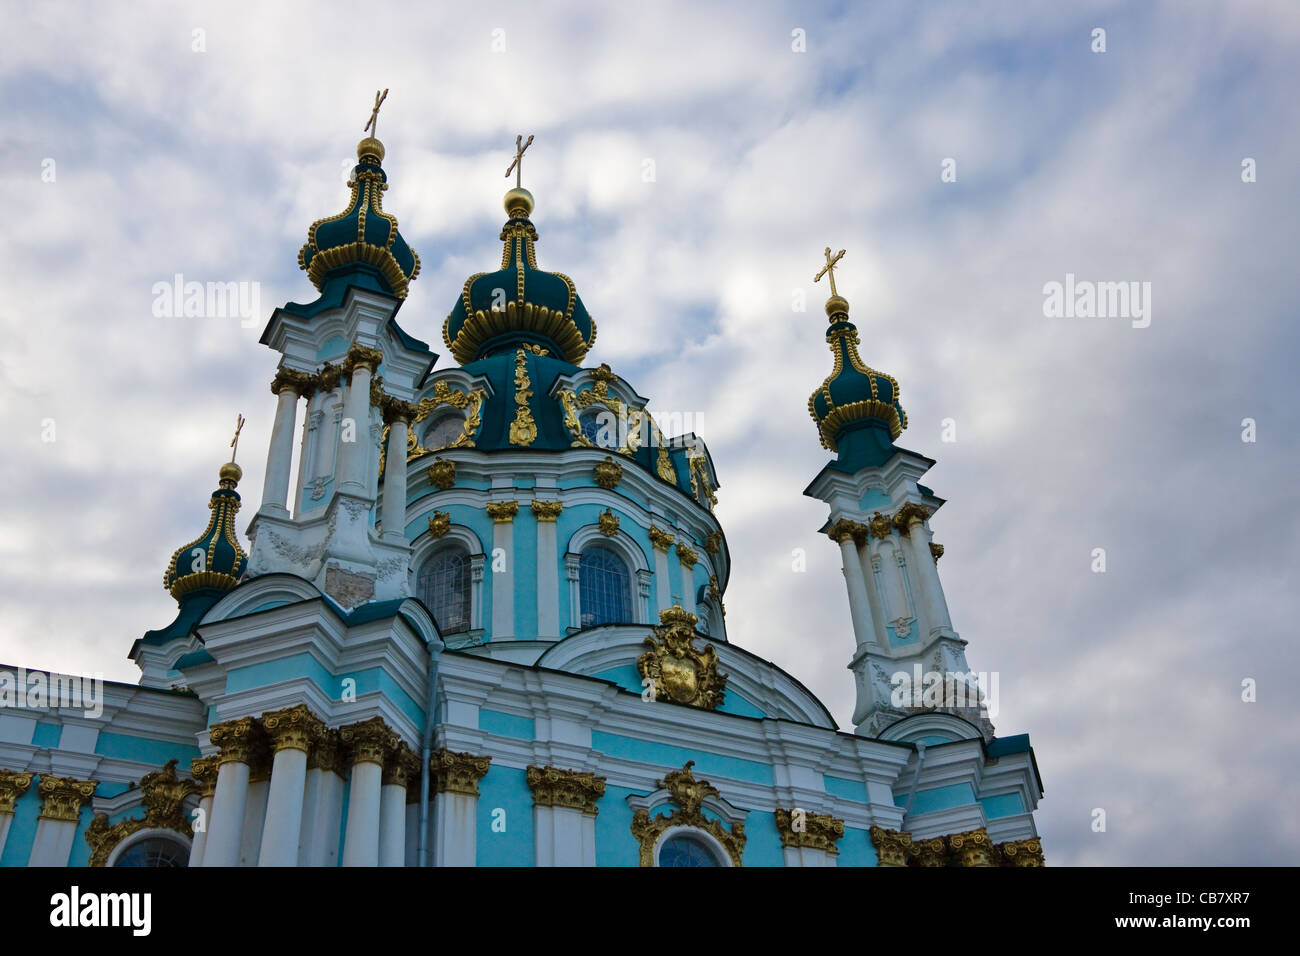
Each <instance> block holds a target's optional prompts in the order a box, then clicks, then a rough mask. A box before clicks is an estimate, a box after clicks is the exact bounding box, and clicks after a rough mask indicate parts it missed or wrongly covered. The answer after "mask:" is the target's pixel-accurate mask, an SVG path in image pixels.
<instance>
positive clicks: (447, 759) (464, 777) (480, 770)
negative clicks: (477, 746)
mask: <svg viewBox="0 0 1300 956" xmlns="http://www.w3.org/2000/svg"><path fill="white" fill-rule="evenodd" d="M491 763H492V758H491V757H478V756H475V755H474V754H471V753H454V752H453V751H450V750H447V749H446V748H445V747H444V748H443V749H441V750H438V751H435V752H434V754H433V756H431V757H430V758H429V769H430V771H431V773H432V776H433V792H434V793H463V794H467V795H468V796H471V797H477V796H478V782H479V781H480V780H482V779H483V777H484V776H486V775H487V772H488V765H489V764H491Z"/></svg>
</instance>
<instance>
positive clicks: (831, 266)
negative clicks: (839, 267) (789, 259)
mask: <svg viewBox="0 0 1300 956" xmlns="http://www.w3.org/2000/svg"><path fill="white" fill-rule="evenodd" d="M843 258H844V250H843V249H841V250H840V251H839V252H837V253H835V258H834V259H832V258H831V247H830V246H827V247H826V268H825V269H823V270H822V271H821V272H819V273H817V274H816V275H815V276H813V282H820V281H821V277H822V276H827V277H829V278H830V280H831V295H839V293H838V292H836V291H835V263H837V262H839V261H840V260H841V259H843Z"/></svg>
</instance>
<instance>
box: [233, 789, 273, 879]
mask: <svg viewBox="0 0 1300 956" xmlns="http://www.w3.org/2000/svg"><path fill="white" fill-rule="evenodd" d="M270 772H271V771H270V768H269V767H268V766H266V765H265V764H263V765H262V766H261V767H256V768H252V769H250V771H249V777H248V799H247V801H245V803H244V837H243V842H242V844H241V845H240V847H239V865H240V866H257V858H258V856H259V855H260V854H261V852H262V827H263V826H265V824H266V802H267V798H268V797H270V795H271V781H270V776H269V775H270ZM259 773H260V774H264V775H266V776H261V777H259Z"/></svg>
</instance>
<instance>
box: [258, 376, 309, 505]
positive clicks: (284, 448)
mask: <svg viewBox="0 0 1300 956" xmlns="http://www.w3.org/2000/svg"><path fill="white" fill-rule="evenodd" d="M305 378H306V376H305V375H303V374H302V373H299V372H294V371H293V370H292V369H287V368H281V369H280V371H279V372H277V373H276V376H275V379H274V381H272V382H271V391H272V392H275V393H276V395H277V401H276V406H275V419H274V421H273V422H272V423H271V446H270V448H269V449H268V451H267V455H266V478H265V480H264V481H263V484H262V506H261V508H259V509H258V510H259V511H264V512H268V513H271V514H276V515H281V516H286V517H287V516H288V514H289V509H288V507H287V504H288V500H289V469H290V466H291V464H292V462H293V426H294V419H295V418H296V417H297V414H298V389H300V388H302V387H303V384H304V382H303V380H304V379H305Z"/></svg>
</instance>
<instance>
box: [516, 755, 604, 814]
mask: <svg viewBox="0 0 1300 956" xmlns="http://www.w3.org/2000/svg"><path fill="white" fill-rule="evenodd" d="M525 779H526V780H527V781H528V789H529V790H531V791H532V792H533V806H535V807H567V808H569V809H571V810H581V811H582V812H583V813H586V814H590V815H591V816H593V817H594V816H595V815H596V812H597V811H596V801H597V800H599V799H600V798H601V797H603V796H604V795H605V778H604V777H598V776H596V775H595V774H594V773H587V772H584V771H581V770H561V769H560V768H558V767H551V766H546V767H536V766H530V767H528V769H527V770H526V771H525Z"/></svg>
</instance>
